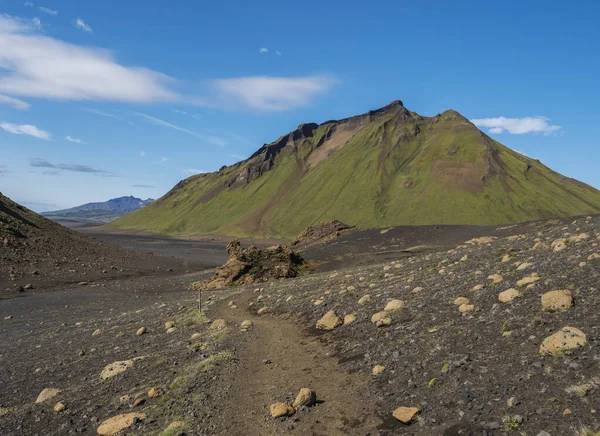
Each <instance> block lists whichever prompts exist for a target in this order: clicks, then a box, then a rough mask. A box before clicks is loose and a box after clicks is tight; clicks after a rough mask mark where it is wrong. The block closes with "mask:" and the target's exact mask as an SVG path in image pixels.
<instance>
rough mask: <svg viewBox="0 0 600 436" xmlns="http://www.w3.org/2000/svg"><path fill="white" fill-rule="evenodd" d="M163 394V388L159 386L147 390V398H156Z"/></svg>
mask: <svg viewBox="0 0 600 436" xmlns="http://www.w3.org/2000/svg"><path fill="white" fill-rule="evenodd" d="M162 394H164V391H163V389H162V388H161V387H160V386H155V387H153V388H151V389H150V390H149V391H148V398H158V397H160V396H162Z"/></svg>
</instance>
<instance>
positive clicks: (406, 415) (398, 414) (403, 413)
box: [392, 407, 421, 424]
mask: <svg viewBox="0 0 600 436" xmlns="http://www.w3.org/2000/svg"><path fill="white" fill-rule="evenodd" d="M420 411H421V410H419V408H418V407H398V408H397V409H396V410H394V412H393V413H392V415H393V416H394V418H396V419H397V420H398V421H400V422H402V423H403V424H410V422H411V421H412V420H413V419H414V418H415V416H417V414H418V413H419V412H420Z"/></svg>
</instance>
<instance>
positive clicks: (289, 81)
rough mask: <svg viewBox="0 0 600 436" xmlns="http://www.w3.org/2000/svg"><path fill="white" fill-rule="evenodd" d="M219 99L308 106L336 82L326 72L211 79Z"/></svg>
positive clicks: (272, 106)
mask: <svg viewBox="0 0 600 436" xmlns="http://www.w3.org/2000/svg"><path fill="white" fill-rule="evenodd" d="M212 84H213V87H214V89H215V91H216V93H217V96H218V98H219V100H220V101H224V102H227V103H229V104H231V105H243V106H245V107H248V108H251V109H259V110H286V109H294V108H298V107H304V106H308V105H309V104H310V103H311V102H312V100H313V99H314V97H316V96H317V95H319V94H322V93H324V92H326V91H328V90H329V89H331V87H333V86H334V85H335V80H333V79H332V78H330V77H326V76H306V77H292V78H289V77H268V76H263V77H241V78H237V79H222V80H215V81H213V82H212Z"/></svg>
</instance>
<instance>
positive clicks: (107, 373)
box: [100, 360, 135, 380]
mask: <svg viewBox="0 0 600 436" xmlns="http://www.w3.org/2000/svg"><path fill="white" fill-rule="evenodd" d="M134 364H135V361H133V360H120V361H117V362H113V363H109V364H108V365H106V366H105V367H104V369H103V370H102V372H101V373H100V380H106V379H109V378H111V377H114V376H116V375H118V374H121V373H122V372H125V371H127V370H128V369H129V368H131V367H132V366H133V365H134Z"/></svg>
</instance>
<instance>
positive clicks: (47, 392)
mask: <svg viewBox="0 0 600 436" xmlns="http://www.w3.org/2000/svg"><path fill="white" fill-rule="evenodd" d="M59 393H60V389H55V388H46V389H44V390H43V391H42V392H40V394H39V395H38V397H37V400H35V403H36V404H41V403H45V402H46V401H48V400H51V399H52V398H54V397H56V396H57V395H58V394H59Z"/></svg>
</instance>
